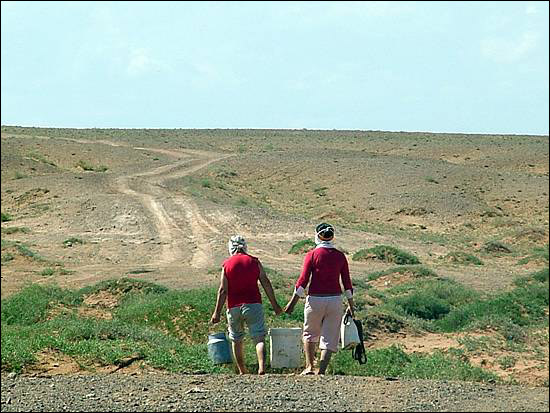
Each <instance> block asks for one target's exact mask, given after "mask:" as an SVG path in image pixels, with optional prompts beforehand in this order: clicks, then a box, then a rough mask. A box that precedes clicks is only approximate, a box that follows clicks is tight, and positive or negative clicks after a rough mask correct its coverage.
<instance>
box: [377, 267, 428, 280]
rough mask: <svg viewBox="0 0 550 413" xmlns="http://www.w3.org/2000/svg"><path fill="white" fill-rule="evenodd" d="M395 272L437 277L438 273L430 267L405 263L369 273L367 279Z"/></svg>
mask: <svg viewBox="0 0 550 413" xmlns="http://www.w3.org/2000/svg"><path fill="white" fill-rule="evenodd" d="M394 273H398V274H405V273H411V274H412V275H413V276H415V277H437V274H436V273H435V272H433V271H432V270H430V269H429V268H428V267H423V266H412V265H411V266H408V265H404V266H401V267H394V268H390V269H388V270H383V271H376V272H373V273H370V274H369V275H367V279H368V280H369V281H374V280H376V279H378V278H380V277H383V276H386V275H390V274H394Z"/></svg>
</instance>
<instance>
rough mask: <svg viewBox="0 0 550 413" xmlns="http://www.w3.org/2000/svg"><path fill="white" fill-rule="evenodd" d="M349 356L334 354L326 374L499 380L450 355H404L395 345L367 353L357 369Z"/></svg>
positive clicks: (480, 380)
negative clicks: (364, 362)
mask: <svg viewBox="0 0 550 413" xmlns="http://www.w3.org/2000/svg"><path fill="white" fill-rule="evenodd" d="M350 353H351V352H349V351H340V352H338V353H336V354H335V356H334V360H333V362H332V363H331V365H330V366H329V369H328V372H329V373H332V374H352V375H355V376H375V377H399V378H404V379H432V380H463V381H477V382H498V381H499V379H498V377H497V376H496V375H495V374H493V373H491V372H488V371H486V370H483V369H482V368H479V367H474V366H472V365H471V364H470V363H469V362H468V361H464V360H462V359H460V358H459V357H454V356H453V355H450V354H444V353H442V352H435V353H434V354H429V355H427V354H418V353H412V354H407V353H405V351H404V350H403V349H402V348H401V347H399V346H396V345H393V346H391V347H387V348H382V349H376V350H368V351H367V360H368V361H367V363H366V364H364V365H360V364H359V363H357V362H356V361H355V360H353V358H352V357H351V354H350Z"/></svg>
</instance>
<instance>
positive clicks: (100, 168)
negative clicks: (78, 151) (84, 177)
mask: <svg viewBox="0 0 550 413" xmlns="http://www.w3.org/2000/svg"><path fill="white" fill-rule="evenodd" d="M76 167H77V168H81V169H83V170H84V171H91V172H106V171H107V170H108V169H109V168H107V167H106V166H104V165H98V166H95V165H92V164H90V163H88V162H86V161H84V160H82V159H81V160H80V161H78V163H77V164H76Z"/></svg>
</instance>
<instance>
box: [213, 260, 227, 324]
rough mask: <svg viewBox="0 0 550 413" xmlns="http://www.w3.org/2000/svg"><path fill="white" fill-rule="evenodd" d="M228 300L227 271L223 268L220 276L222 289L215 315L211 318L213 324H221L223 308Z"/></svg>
mask: <svg viewBox="0 0 550 413" xmlns="http://www.w3.org/2000/svg"><path fill="white" fill-rule="evenodd" d="M226 298H227V278H226V276H225V269H224V268H222V273H221V276H220V288H219V289H218V298H217V300H216V308H215V309H214V313H213V314H212V317H211V318H210V322H211V323H212V324H216V323H219V322H220V314H221V312H222V308H223V305H224V304H225V300H226Z"/></svg>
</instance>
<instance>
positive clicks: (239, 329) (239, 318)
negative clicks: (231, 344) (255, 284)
mask: <svg viewBox="0 0 550 413" xmlns="http://www.w3.org/2000/svg"><path fill="white" fill-rule="evenodd" d="M245 323H246V325H247V326H248V332H249V333H250V337H252V339H253V340H255V341H260V340H262V339H263V338H264V336H265V334H266V328H265V322H264V309H263V307H262V305H261V304H259V303H255V304H243V305H241V306H239V307H233V308H230V309H229V310H227V326H228V329H229V338H230V339H231V341H240V340H242V339H243V338H244V334H245V332H244V325H245Z"/></svg>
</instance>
